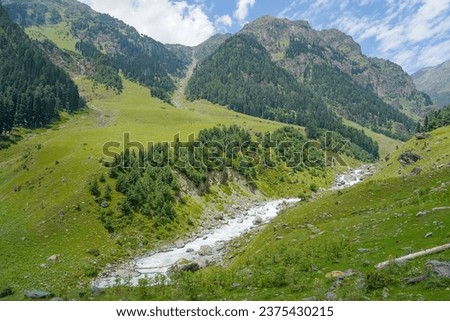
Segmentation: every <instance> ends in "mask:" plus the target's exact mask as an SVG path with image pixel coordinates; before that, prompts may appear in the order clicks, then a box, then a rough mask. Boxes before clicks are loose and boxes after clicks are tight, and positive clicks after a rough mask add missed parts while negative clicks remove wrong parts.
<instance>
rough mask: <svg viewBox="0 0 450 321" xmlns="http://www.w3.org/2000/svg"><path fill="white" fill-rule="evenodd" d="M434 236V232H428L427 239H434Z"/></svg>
mask: <svg viewBox="0 0 450 321" xmlns="http://www.w3.org/2000/svg"><path fill="white" fill-rule="evenodd" d="M432 236H433V232H428V233H427V234H426V235H425V238H426V239H427V238H430V237H432Z"/></svg>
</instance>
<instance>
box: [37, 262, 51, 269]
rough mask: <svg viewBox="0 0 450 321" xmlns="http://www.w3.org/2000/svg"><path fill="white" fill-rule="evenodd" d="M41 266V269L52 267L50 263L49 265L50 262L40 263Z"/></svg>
mask: <svg viewBox="0 0 450 321" xmlns="http://www.w3.org/2000/svg"><path fill="white" fill-rule="evenodd" d="M39 267H40V268H41V269H48V268H50V265H48V264H46V263H43V264H41V265H39Z"/></svg>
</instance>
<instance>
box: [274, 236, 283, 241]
mask: <svg viewBox="0 0 450 321" xmlns="http://www.w3.org/2000/svg"><path fill="white" fill-rule="evenodd" d="M275 239H276V240H277V241H281V240H283V237H282V236H277V237H276V238H275Z"/></svg>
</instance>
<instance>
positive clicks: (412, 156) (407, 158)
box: [397, 151, 422, 166]
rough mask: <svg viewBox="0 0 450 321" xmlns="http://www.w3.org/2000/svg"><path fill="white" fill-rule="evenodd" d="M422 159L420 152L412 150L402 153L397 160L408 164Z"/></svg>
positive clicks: (403, 164) (402, 163) (405, 164)
mask: <svg viewBox="0 0 450 321" xmlns="http://www.w3.org/2000/svg"><path fill="white" fill-rule="evenodd" d="M420 159H422V156H420V155H419V154H416V153H413V152H411V151H408V152H405V153H403V154H401V155H400V156H399V157H398V158H397V160H398V162H399V163H400V164H401V165H402V166H407V165H411V164H414V163H416V162H417V161H418V160H420Z"/></svg>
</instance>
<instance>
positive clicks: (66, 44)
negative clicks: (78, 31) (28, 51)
mask: <svg viewBox="0 0 450 321" xmlns="http://www.w3.org/2000/svg"><path fill="white" fill-rule="evenodd" d="M25 32H26V33H27V34H28V36H29V37H30V38H31V39H35V40H39V41H42V40H45V39H49V40H51V41H52V42H54V43H55V44H56V45H57V46H58V47H59V48H60V49H65V50H70V51H75V44H76V42H77V41H76V40H75V39H74V38H73V36H72V35H71V33H70V26H69V23H68V22H61V23H58V24H55V25H42V26H31V27H28V28H26V29H25Z"/></svg>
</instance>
